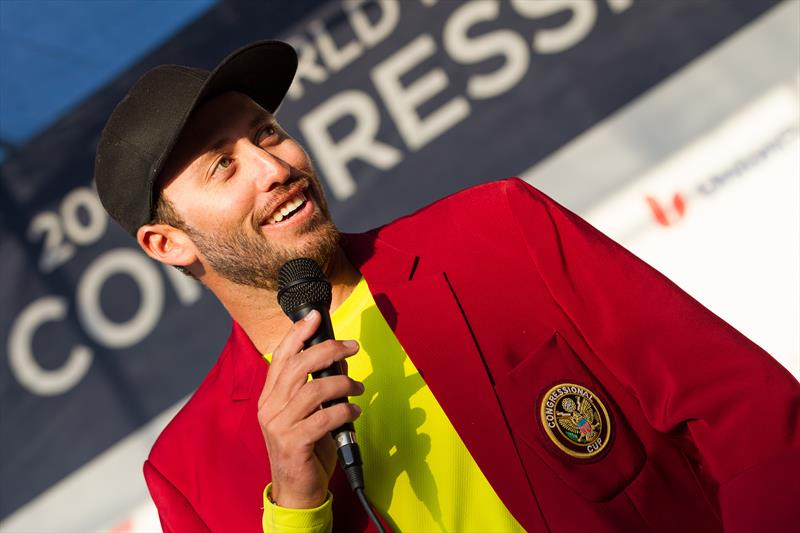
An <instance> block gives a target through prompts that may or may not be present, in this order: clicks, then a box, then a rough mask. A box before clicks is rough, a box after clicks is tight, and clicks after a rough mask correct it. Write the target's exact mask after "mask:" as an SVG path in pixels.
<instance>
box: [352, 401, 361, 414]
mask: <svg viewBox="0 0 800 533" xmlns="http://www.w3.org/2000/svg"><path fill="white" fill-rule="evenodd" d="M350 406H351V407H352V408H353V411H355V412H356V413H357V414H361V408H360V407H359V406H358V404H355V403H351V404H350Z"/></svg>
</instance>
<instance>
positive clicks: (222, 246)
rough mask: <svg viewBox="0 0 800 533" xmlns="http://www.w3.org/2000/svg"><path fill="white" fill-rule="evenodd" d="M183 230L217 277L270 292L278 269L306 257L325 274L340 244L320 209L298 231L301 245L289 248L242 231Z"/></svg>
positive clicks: (261, 236) (274, 283) (330, 222)
mask: <svg viewBox="0 0 800 533" xmlns="http://www.w3.org/2000/svg"><path fill="white" fill-rule="evenodd" d="M323 209H324V207H323ZM184 231H186V233H187V234H188V235H189V237H190V238H191V239H192V241H194V243H195V245H196V246H197V249H198V250H199V251H200V253H201V254H202V255H203V257H204V258H205V259H206V262H207V263H208V265H209V266H210V267H211V268H213V269H214V271H216V272H217V273H218V274H219V275H220V276H222V277H223V278H225V279H227V280H228V281H231V282H233V283H236V284H238V285H245V286H248V287H255V288H258V289H267V290H270V291H277V290H278V270H280V268H281V266H283V264H284V263H286V262H287V261H289V260H291V259H297V258H299V257H307V258H309V259H313V260H314V261H316V262H317V264H319V265H320V268H322V270H323V271H325V268H326V266H327V265H328V263H329V261H330V260H331V259H332V258H333V255H334V253H335V252H336V248H337V246H338V244H339V232H338V231H337V230H336V226H334V224H333V222H332V221H331V220H330V218H329V217H326V216H325V215H323V214H322V211H320V210H319V209H318V210H317V211H316V212H315V213H314V215H313V216H312V217H311V218H310V219H308V220H307V221H305V222H304V223H303V225H302V226H300V227H299V228H297V234H298V235H299V236H302V237H304V242H303V243H302V244H300V245H298V246H294V247H291V248H290V247H286V246H283V245H278V244H275V243H271V242H269V241H268V240H267V239H265V238H264V237H263V235H261V234H247V233H246V232H245V231H244V230H243V229H241V228H238V229H236V230H231V231H227V232H224V233H221V234H215V235H205V234H203V233H200V232H198V231H197V230H195V229H193V228H186V229H185V230H184Z"/></svg>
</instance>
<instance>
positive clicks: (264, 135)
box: [258, 126, 275, 144]
mask: <svg viewBox="0 0 800 533" xmlns="http://www.w3.org/2000/svg"><path fill="white" fill-rule="evenodd" d="M273 135H275V128H274V127H272V126H267V127H265V128H264V129H262V130H261V131H260V132H258V143H259V144H260V143H262V142H264V141H265V140H267V139H269V138H270V137H272V136H273Z"/></svg>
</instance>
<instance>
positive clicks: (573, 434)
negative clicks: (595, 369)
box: [495, 332, 646, 501]
mask: <svg viewBox="0 0 800 533" xmlns="http://www.w3.org/2000/svg"><path fill="white" fill-rule="evenodd" d="M495 386H496V390H497V393H498V395H499V397H500V400H501V402H502V404H503V409H504V410H505V413H506V416H507V417H508V419H509V422H510V425H511V428H512V431H513V432H514V437H515V439H516V440H517V442H520V441H521V442H522V443H523V444H521V445H519V448H520V452H521V454H522V456H523V462H524V463H525V467H526V468H529V465H530V462H531V461H536V460H537V458H538V459H539V460H541V461H542V462H544V463H545V464H546V465H547V466H548V467H549V468H550V469H551V470H553V472H554V473H555V474H556V475H557V476H558V477H559V478H560V479H561V480H562V481H563V482H564V483H565V484H566V485H567V486H569V487H570V488H571V489H572V490H573V491H575V492H576V493H578V494H579V495H581V496H582V497H583V498H585V499H587V500H590V501H606V500H609V499H611V498H613V497H614V496H616V495H617V494H619V492H620V491H622V489H624V488H625V487H626V486H627V485H628V484H629V483H630V482H631V481H632V480H633V479H634V478H635V477H636V476H637V475H638V474H639V472H640V471H641V469H642V467H643V466H644V463H645V461H646V452H645V449H644V446H643V445H642V442H641V441H640V440H639V438H638V436H637V435H636V433H635V432H634V430H633V428H631V427H630V424H628V422H627V420H625V417H624V416H623V414H622V412H621V411H620V409H619V407H617V405H616V404H615V402H614V400H613V399H612V398H611V397H610V396H609V395H608V394H607V393H606V391H605V389H604V388H603V387H602V386H601V385H600V383H599V381H598V380H597V379H596V378H595V377H594V376H593V375H592V373H591V372H590V371H589V369H588V368H587V367H586V366H585V365H584V364H583V362H582V361H581V360H580V358H579V357H578V355H577V354H576V353H575V351H574V350H573V349H572V347H570V346H569V344H568V343H567V341H566V340H565V339H564V337H562V336H561V335H560V334H559V333H558V332H555V333H553V335H552V336H551V337H549V338H548V339H547V340H546V341H545V342H544V344H542V345H541V346H540V347H539V348H537V349H535V350H534V352H533V353H531V354H530V355H528V356H526V357H525V358H524V359H523V360H522V361H521V362H520V363H519V364H518V365H517V366H515V367H514V368H513V369H512V370H511V371H510V372H509V373H508V374H507V375H505V376H503V377H501V378H499V379H497V380H496V383H495ZM532 454H534V455H532Z"/></svg>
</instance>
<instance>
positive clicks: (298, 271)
mask: <svg viewBox="0 0 800 533" xmlns="http://www.w3.org/2000/svg"><path fill="white" fill-rule="evenodd" d="M278 304H280V306H281V309H283V312H284V313H286V314H287V315H291V314H293V313H294V312H295V311H297V310H298V309H300V308H302V307H305V306H307V305H309V304H317V305H324V306H325V309H328V308H330V306H331V284H330V283H328V280H327V279H326V278H325V273H324V272H322V269H321V268H320V267H319V265H318V264H317V262H316V261H314V260H313V259H308V258H306V257H301V258H299V259H292V260H291V261H287V262H286V263H284V265H283V266H282V267H281V268H280V270H279V271H278Z"/></svg>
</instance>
